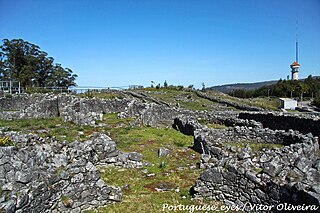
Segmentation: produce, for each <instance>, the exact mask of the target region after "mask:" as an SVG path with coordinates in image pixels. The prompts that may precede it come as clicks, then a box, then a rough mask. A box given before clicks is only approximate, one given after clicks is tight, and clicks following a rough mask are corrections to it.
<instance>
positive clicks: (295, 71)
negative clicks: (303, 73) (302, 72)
mask: <svg viewBox="0 0 320 213" xmlns="http://www.w3.org/2000/svg"><path fill="white" fill-rule="evenodd" d="M290 67H291V79H292V80H299V75H298V74H299V68H300V64H299V63H298V62H296V61H295V62H293V63H292V64H291V65H290Z"/></svg>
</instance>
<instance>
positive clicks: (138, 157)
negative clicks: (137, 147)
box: [128, 152, 142, 161]
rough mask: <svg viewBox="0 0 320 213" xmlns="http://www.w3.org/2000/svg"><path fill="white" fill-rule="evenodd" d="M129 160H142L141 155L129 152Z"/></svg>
mask: <svg viewBox="0 0 320 213" xmlns="http://www.w3.org/2000/svg"><path fill="white" fill-rule="evenodd" d="M128 158H129V160H133V161H141V160H142V154H140V153H137V152H130V153H129V155H128Z"/></svg>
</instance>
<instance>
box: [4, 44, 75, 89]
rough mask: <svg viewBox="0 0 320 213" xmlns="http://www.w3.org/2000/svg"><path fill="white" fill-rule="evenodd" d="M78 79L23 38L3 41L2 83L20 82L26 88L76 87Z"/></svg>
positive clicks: (70, 71) (69, 70)
mask: <svg viewBox="0 0 320 213" xmlns="http://www.w3.org/2000/svg"><path fill="white" fill-rule="evenodd" d="M77 77H78V76H77V75H76V74H73V71H72V70H71V69H69V68H63V67H62V66H61V64H58V63H55V61H54V59H53V58H52V57H49V56H48V54H47V53H46V52H44V51H42V50H41V49H40V47H39V46H37V45H35V44H31V43H29V42H27V41H24V40H23V39H12V40H8V39H4V40H3V44H2V45H1V46H0V80H1V81H19V82H20V84H21V87H22V88H26V87H55V88H56V87H70V86H76V83H75V80H76V78H77Z"/></svg>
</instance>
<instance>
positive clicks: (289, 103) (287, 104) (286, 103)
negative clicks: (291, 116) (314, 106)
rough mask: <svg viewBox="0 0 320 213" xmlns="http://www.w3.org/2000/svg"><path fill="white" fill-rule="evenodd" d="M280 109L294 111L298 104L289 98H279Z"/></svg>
mask: <svg viewBox="0 0 320 213" xmlns="http://www.w3.org/2000/svg"><path fill="white" fill-rule="evenodd" d="M280 103H281V105H280V108H281V109H291V110H295V109H296V107H297V106H298V102H297V101H296V100H293V99H291V98H280Z"/></svg>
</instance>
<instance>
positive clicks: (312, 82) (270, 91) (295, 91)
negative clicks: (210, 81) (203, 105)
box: [229, 75, 320, 99]
mask: <svg viewBox="0 0 320 213" xmlns="http://www.w3.org/2000/svg"><path fill="white" fill-rule="evenodd" d="M229 95H231V96H235V97H239V98H253V97H267V96H275V97H290V98H291V97H299V98H300V99H302V98H303V97H320V78H319V77H312V76H311V75H310V76H308V78H307V79H305V80H303V81H296V80H281V79H280V80H279V81H278V82H277V83H276V84H274V85H269V86H263V87H260V88H258V89H256V90H243V89H241V90H234V91H232V92H230V93H229Z"/></svg>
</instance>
